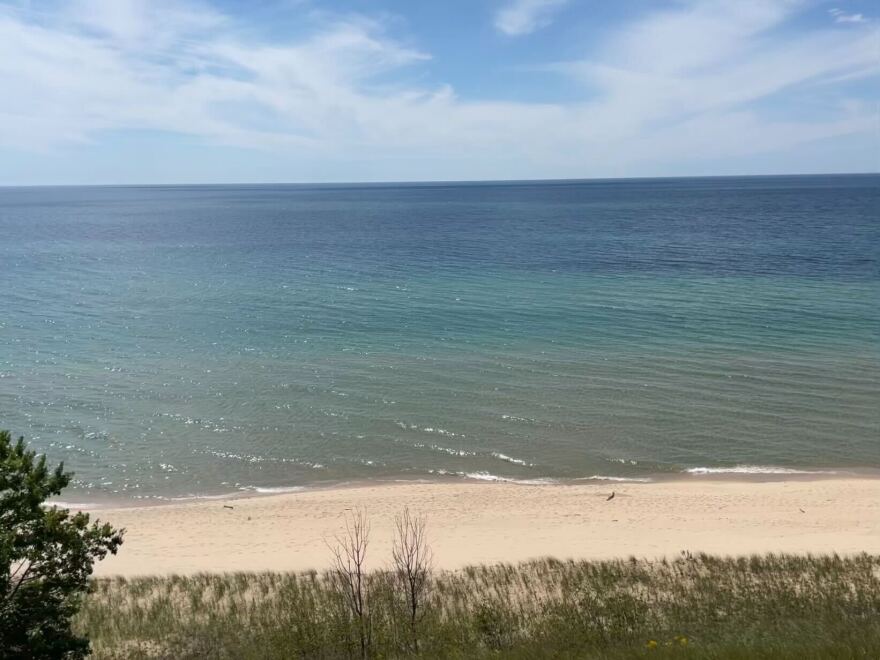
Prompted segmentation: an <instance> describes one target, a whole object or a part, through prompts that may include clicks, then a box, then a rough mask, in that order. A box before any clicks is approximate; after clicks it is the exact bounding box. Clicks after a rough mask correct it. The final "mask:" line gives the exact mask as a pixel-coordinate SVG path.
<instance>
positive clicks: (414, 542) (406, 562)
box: [391, 507, 433, 652]
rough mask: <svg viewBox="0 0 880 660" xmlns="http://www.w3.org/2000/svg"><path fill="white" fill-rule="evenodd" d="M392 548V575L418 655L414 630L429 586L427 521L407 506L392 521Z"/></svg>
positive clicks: (421, 615)
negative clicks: (400, 593) (402, 599)
mask: <svg viewBox="0 0 880 660" xmlns="http://www.w3.org/2000/svg"><path fill="white" fill-rule="evenodd" d="M394 525H395V536H394V544H393V546H392V551H391V552H392V558H393V561H394V572H395V575H396V577H397V580H398V581H399V584H400V586H401V589H402V591H403V593H404V595H405V599H406V607H407V614H408V617H409V624H410V632H411V633H412V643H413V650H414V651H416V652H418V650H419V641H418V635H417V634H416V627H417V625H418V623H419V621H420V620H421V619H422V617H423V616H424V613H425V602H426V600H427V598H428V593H429V590H430V584H431V564H432V561H433V553H432V552H431V548H430V547H429V546H428V537H427V533H426V530H427V518H426V517H425V516H424V515H413V514H412V513H411V512H410V510H409V507H407V508H405V509H404V510H403V513H402V514H400V515H398V516H397V517H396V518H395V520H394Z"/></svg>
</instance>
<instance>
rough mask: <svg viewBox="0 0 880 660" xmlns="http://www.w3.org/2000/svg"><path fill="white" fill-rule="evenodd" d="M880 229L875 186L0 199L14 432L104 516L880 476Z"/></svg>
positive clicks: (715, 184)
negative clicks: (854, 472) (591, 482)
mask: <svg viewBox="0 0 880 660" xmlns="http://www.w3.org/2000/svg"><path fill="white" fill-rule="evenodd" d="M878 218H880V176H873V175H865V176H835V177H755V178H720V179H666V180H633V181H593V182H547V183H541V184H516V183H504V184H432V185H414V184H410V185H399V186H394V185H374V186H239V187H236V186H191V187H185V186H184V187H106V188H101V187H95V188H6V189H0V259H2V263H3V268H2V274H0V286H2V289H0V428H9V429H10V430H12V431H13V432H14V433H16V434H19V433H20V434H23V435H25V436H26V437H28V438H29V439H30V440H31V441H32V442H33V444H34V445H35V446H37V447H38V448H39V449H40V450H41V451H45V452H46V453H48V454H49V455H50V457H51V458H52V459H53V460H64V461H65V462H66V463H67V464H68V466H69V467H71V468H72V469H74V470H75V471H76V473H77V484H76V489H77V491H78V492H77V493H76V495H75V497H85V498H89V497H91V498H101V497H115V498H118V497H124V498H132V497H134V498H161V497H187V496H194V495H210V494H220V493H228V492H233V491H239V490H259V491H271V490H273V489H285V488H295V487H301V486H310V485H315V484H320V483H335V482H340V481H346V480H361V479H379V478H382V479H385V478H387V479H422V478H440V477H444V478H462V479H466V478H471V479H516V480H525V481H531V480H550V479H558V480H566V479H584V478H596V477H614V478H635V479H651V478H656V477H657V476H658V475H664V474H677V473H681V472H683V471H687V470H691V471H707V470H744V471H761V470H769V471H786V470H803V471H807V472H810V471H818V470H826V469H841V468H843V469H846V468H855V467H870V468H878V467H880V405H878V402H880V385H878V376H880V342H878V340H880V311H878V310H880V305H878V303H880V219H878ZM70 497H74V496H70V495H68V498H70Z"/></svg>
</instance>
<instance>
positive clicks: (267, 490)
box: [241, 486, 305, 495]
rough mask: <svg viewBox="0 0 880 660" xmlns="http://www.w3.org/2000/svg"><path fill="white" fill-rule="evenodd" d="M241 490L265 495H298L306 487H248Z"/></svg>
mask: <svg viewBox="0 0 880 660" xmlns="http://www.w3.org/2000/svg"><path fill="white" fill-rule="evenodd" d="M241 490H247V491H252V492H254V493H261V494H263V495H278V494H280V493H298V492H300V491H302V490H305V487H304V486H246V487H244V488H241Z"/></svg>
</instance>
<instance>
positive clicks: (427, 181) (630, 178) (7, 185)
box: [0, 170, 880, 189]
mask: <svg viewBox="0 0 880 660" xmlns="http://www.w3.org/2000/svg"><path fill="white" fill-rule="evenodd" d="M878 175H880V170H878V171H876V172H794V173H775V174H697V175H688V174H685V175H668V176H624V177H584V178H562V179H544V178H538V179H421V180H411V181H402V180H393V179H388V180H377V181H251V182H245V181H229V182H223V183H221V182H205V181H200V182H186V183H182V182H178V183H173V182H164V183H0V189H3V188H170V187H175V186H176V187H184V186H189V187H196V186H204V187H208V186H242V187H243V186H302V187H307V186H419V185H466V184H470V185H480V184H496V185H497V184H539V183H590V182H609V181H672V180H681V179H770V178H781V177H832V176H835V177H837V176H878Z"/></svg>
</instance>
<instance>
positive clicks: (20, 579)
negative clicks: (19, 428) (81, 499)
mask: <svg viewBox="0 0 880 660" xmlns="http://www.w3.org/2000/svg"><path fill="white" fill-rule="evenodd" d="M71 476H72V475H71V473H69V472H65V471H64V465H63V464H60V465H58V466H57V467H56V468H55V469H54V470H50V469H49V468H48V467H47V466H46V457H45V456H39V457H37V455H36V453H35V452H33V451H29V450H28V449H27V446H26V445H25V442H24V438H19V439H18V441H16V442H13V440H12V438H11V436H10V434H9V432H8V431H0V657H2V658H33V659H37V658H47V659H48V658H53V659H55V658H82V657H85V656H86V655H88V652H89V641H88V639H87V638H85V637H83V636H80V635H77V634H75V633H74V632H73V630H72V628H71V618H72V617H73V616H74V615H75V614H76V612H77V611H78V609H79V606H80V604H81V601H82V597H83V595H84V594H85V592H86V591H87V589H88V587H89V576H90V575H91V573H92V566H93V565H94V562H95V561H96V560H100V559H103V558H104V557H105V556H106V555H107V553H108V552H109V553H113V554H115V553H116V551H117V549H118V548H119V546H120V544H121V543H122V534H123V530H116V529H113V528H112V527H111V526H110V525H109V524H106V523H105V524H101V523H99V522H95V523H91V524H90V521H89V516H88V514H85V513H76V514H71V513H70V512H69V511H68V510H67V509H62V508H59V507H56V506H48V507H47V506H45V502H46V500H47V499H48V498H50V497H53V496H56V495H58V494H59V493H61V491H62V490H63V489H64V488H65V487H66V486H67V485H68V484H69V483H70V479H71Z"/></svg>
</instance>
